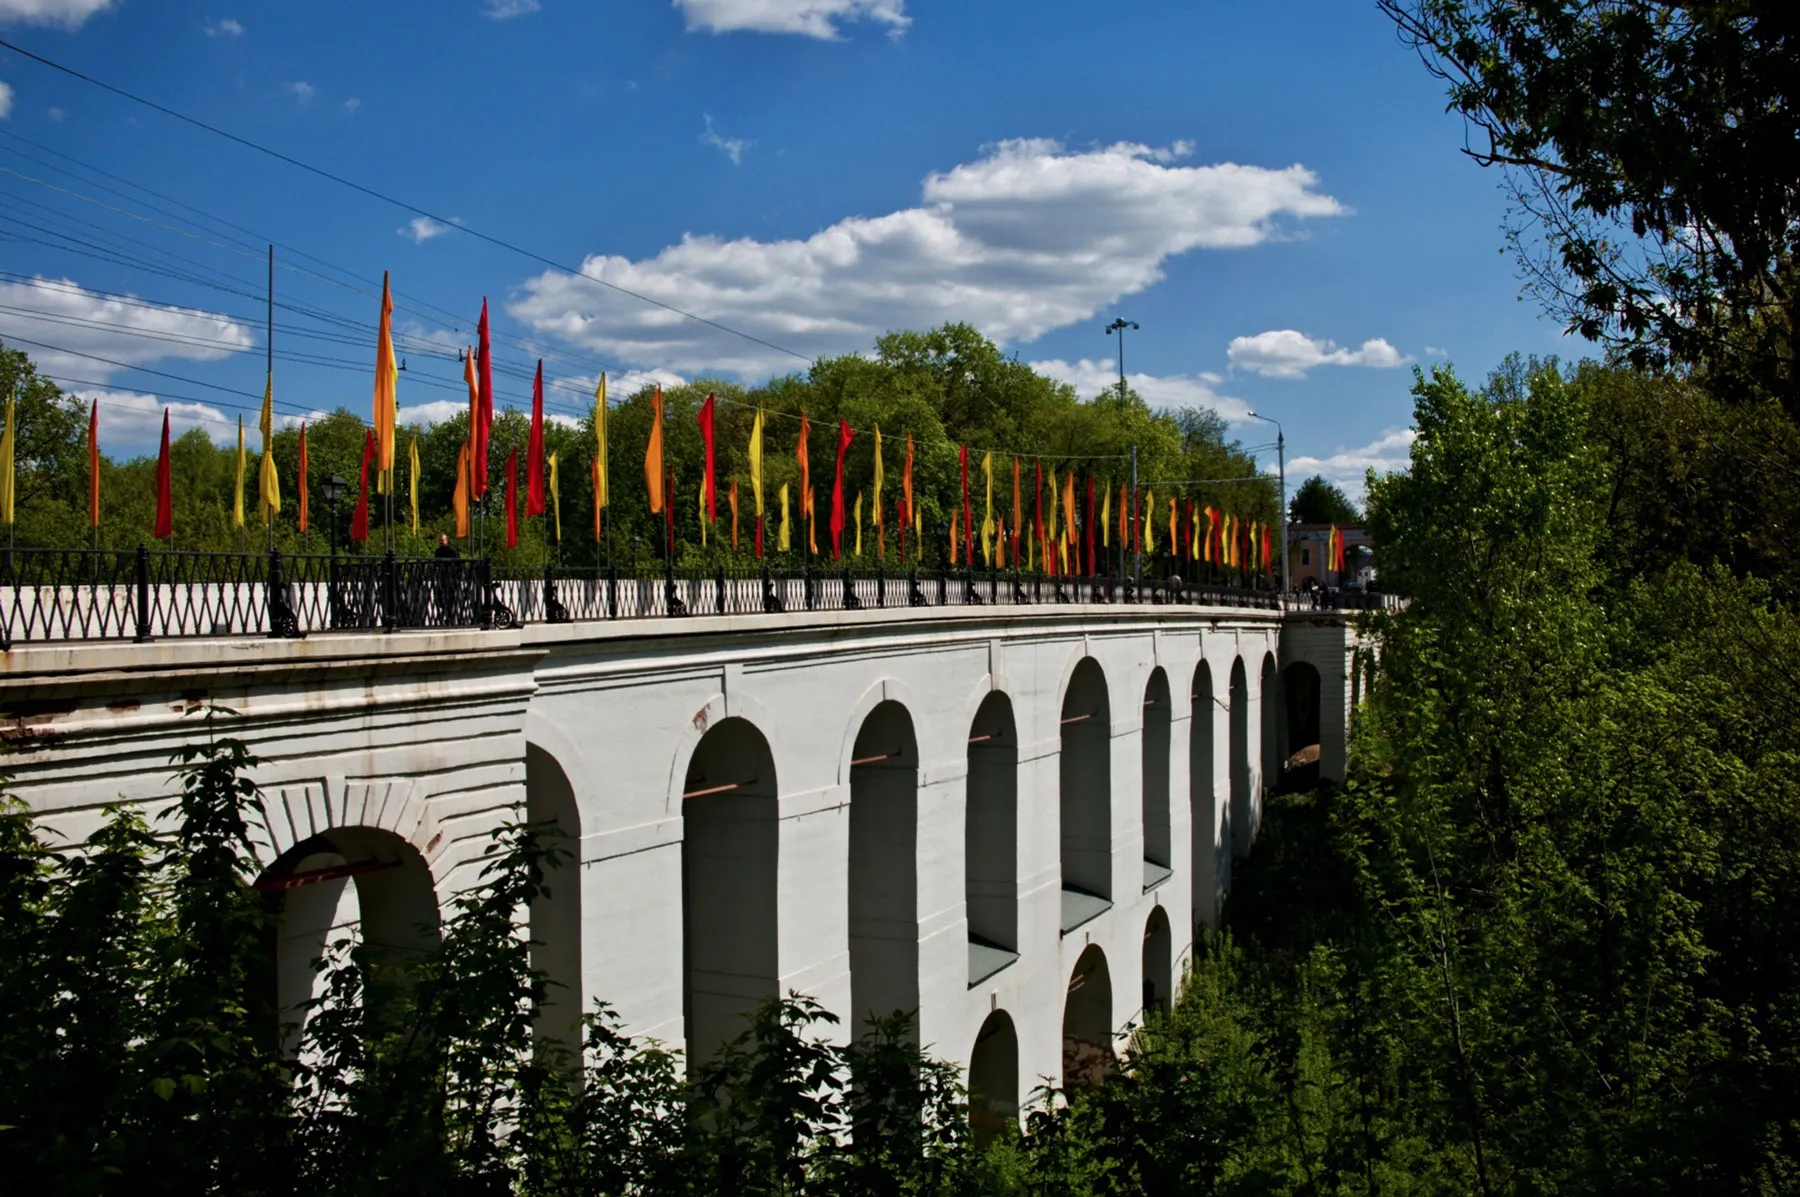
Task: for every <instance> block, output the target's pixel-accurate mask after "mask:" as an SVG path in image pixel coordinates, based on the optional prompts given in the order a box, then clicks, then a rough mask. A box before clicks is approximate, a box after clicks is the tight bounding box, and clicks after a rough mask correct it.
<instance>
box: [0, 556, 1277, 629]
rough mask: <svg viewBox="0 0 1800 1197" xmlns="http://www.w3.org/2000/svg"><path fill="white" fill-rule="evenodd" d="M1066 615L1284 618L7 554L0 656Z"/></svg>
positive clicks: (884, 578)
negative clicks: (724, 624)
mask: <svg viewBox="0 0 1800 1197" xmlns="http://www.w3.org/2000/svg"><path fill="white" fill-rule="evenodd" d="M1070 603H1103V604H1134V605H1146V604H1160V605H1182V606H1190V607H1256V608H1264V609H1276V608H1278V607H1279V606H1280V603H1279V601H1278V596H1277V594H1276V592H1275V591H1274V590H1272V589H1261V588H1246V587H1233V586H1224V585H1215V584H1196V583H1192V582H1190V583H1186V584H1184V583H1182V582H1181V581H1180V580H1178V579H1173V578H1169V579H1160V580H1153V579H1148V578H1146V579H1144V580H1143V581H1141V582H1138V581H1134V580H1133V579H1131V578H1127V577H1120V576H1112V577H1084V578H1073V577H1062V578H1054V577H1047V576H1044V575H1041V574H1033V573H1027V572H1019V571H1012V570H973V571H970V570H941V569H932V570H919V569H913V570H904V571H890V570H882V569H874V570H866V569H854V570H853V569H844V568H839V569H811V568H806V567H802V568H800V569H798V570H795V569H790V568H776V567H773V566H765V567H761V568H755V569H745V568H741V567H735V568H725V567H712V568H700V569H695V568H688V569H676V568H673V567H669V566H665V567H664V568H663V569H662V570H661V571H660V572H658V571H654V570H652V571H648V572H645V571H633V570H619V569H610V568H606V567H588V568H562V567H558V566H554V565H551V566H546V567H542V568H539V569H532V570H525V569H515V568H496V567H494V566H493V565H492V563H491V562H489V561H487V560H485V559H481V558H473V559H462V558H434V557H426V558H414V557H397V556H395V555H394V554H392V553H389V554H385V555H379V556H376V555H369V556H338V555H331V556H328V555H322V554H284V553H279V552H269V553H191V552H179V551H172V550H151V549H147V548H141V547H140V548H137V549H124V550H98V551H96V550H87V549H35V548H28V549H11V550H7V549H0V649H6V648H10V647H12V646H13V645H14V644H34V643H45V642H51V641H83V640H153V639H159V638H165V637H192V636H305V635H307V634H309V633H314V632H326V631H364V630H384V629H385V630H392V629H405V628H490V627H510V626H514V625H517V624H521V623H561V622H567V621H572V620H621V619H662V618H669V617H686V616H711V615H757V614H767V613H773V612H803V611H881V610H898V609H910V608H918V607H995V608H1014V607H1024V606H1040V605H1041V606H1055V605H1059V604H1070Z"/></svg>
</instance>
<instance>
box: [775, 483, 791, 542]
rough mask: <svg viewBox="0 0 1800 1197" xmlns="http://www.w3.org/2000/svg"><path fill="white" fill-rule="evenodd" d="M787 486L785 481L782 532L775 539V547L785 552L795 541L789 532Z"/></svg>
mask: <svg viewBox="0 0 1800 1197" xmlns="http://www.w3.org/2000/svg"><path fill="white" fill-rule="evenodd" d="M787 488H788V484H787V483H785V482H783V483H782V484H781V533H780V535H779V536H778V537H777V538H776V541H775V547H776V548H777V549H779V550H781V551H782V552H784V553H785V552H787V551H788V546H789V545H791V544H792V543H793V541H792V539H791V538H790V536H789V533H788V496H787Z"/></svg>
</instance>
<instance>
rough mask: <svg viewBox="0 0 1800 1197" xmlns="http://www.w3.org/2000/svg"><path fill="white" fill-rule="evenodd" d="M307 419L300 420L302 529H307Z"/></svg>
mask: <svg viewBox="0 0 1800 1197" xmlns="http://www.w3.org/2000/svg"><path fill="white" fill-rule="evenodd" d="M306 500H307V494H306V421H305V420H302V421H300V530H301V531H302V532H304V531H306V523H307V519H306V517H307V503H306Z"/></svg>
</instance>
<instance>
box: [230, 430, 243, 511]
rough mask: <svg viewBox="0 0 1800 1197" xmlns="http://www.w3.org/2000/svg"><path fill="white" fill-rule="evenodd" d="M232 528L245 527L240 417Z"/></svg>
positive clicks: (232, 495)
mask: <svg viewBox="0 0 1800 1197" xmlns="http://www.w3.org/2000/svg"><path fill="white" fill-rule="evenodd" d="M231 526H232V527H233V528H242V527H243V526H244V417H243V415H242V414H239V416H238V450H237V486H236V487H235V488H234V489H233V490H232V494H231Z"/></svg>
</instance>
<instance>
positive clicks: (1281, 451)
mask: <svg viewBox="0 0 1800 1197" xmlns="http://www.w3.org/2000/svg"><path fill="white" fill-rule="evenodd" d="M1245 414H1246V415H1248V416H1249V417H1250V418H1251V419H1252V420H1261V421H1262V422H1263V423H1265V424H1273V425H1275V462H1276V472H1277V477H1279V478H1280V479H1281V512H1280V516H1279V518H1280V520H1281V601H1282V602H1284V603H1285V602H1287V592H1288V509H1287V436H1286V434H1285V433H1283V432H1282V430H1281V421H1280V420H1272V419H1270V418H1269V417H1268V416H1259V415H1257V414H1256V413H1255V412H1246V413H1245Z"/></svg>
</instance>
